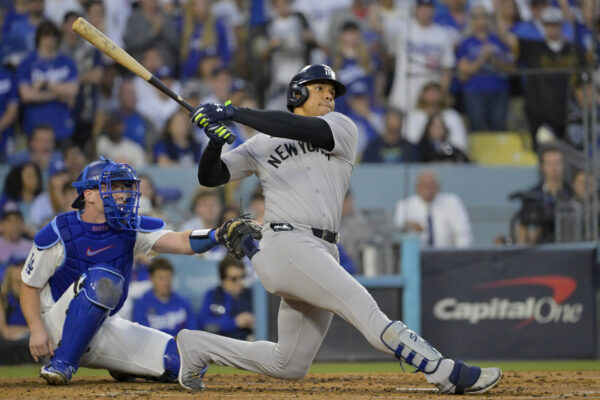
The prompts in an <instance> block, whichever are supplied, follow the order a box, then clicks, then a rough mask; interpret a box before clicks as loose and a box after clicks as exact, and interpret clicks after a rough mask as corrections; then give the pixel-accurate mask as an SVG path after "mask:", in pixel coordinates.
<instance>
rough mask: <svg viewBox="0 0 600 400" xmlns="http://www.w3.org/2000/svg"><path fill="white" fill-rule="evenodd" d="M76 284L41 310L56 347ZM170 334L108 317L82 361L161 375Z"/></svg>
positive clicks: (138, 373)
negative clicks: (49, 305)
mask: <svg viewBox="0 0 600 400" xmlns="http://www.w3.org/2000/svg"><path fill="white" fill-rule="evenodd" d="M74 285H75V283H74V284H72V285H71V286H70V287H69V288H68V289H67V290H66V291H65V292H64V293H63V295H62V296H61V297H60V299H58V301H57V302H56V303H54V304H53V305H52V306H51V307H50V308H49V309H47V310H45V311H44V312H42V320H43V321H44V325H45V326H46V331H47V332H48V335H49V336H50V340H51V341H52V345H53V347H54V348H56V347H57V346H58V342H59V341H60V339H61V337H62V331H63V326H64V323H65V317H66V311H67V309H68V307H69V303H70V302H71V300H73V298H74V297H75V290H74ZM171 338H172V337H171V336H170V335H168V334H166V333H164V332H161V331H159V330H156V329H151V328H148V327H145V326H142V325H140V324H137V323H134V322H131V321H127V320H125V319H123V318H121V317H118V316H112V317H108V318H106V319H105V320H104V323H103V324H102V325H101V326H100V329H98V331H97V332H96V334H95V335H94V337H93V338H92V341H91V342H90V345H89V350H88V351H86V352H85V354H84V355H83V356H82V357H81V360H80V365H81V366H82V367H88V368H105V369H108V370H111V371H118V372H124V373H128V374H133V375H145V376H155V377H158V376H160V375H162V373H163V372H164V371H165V369H164V366H163V354H164V351H165V348H166V347H167V342H168V341H169V340H170V339H171Z"/></svg>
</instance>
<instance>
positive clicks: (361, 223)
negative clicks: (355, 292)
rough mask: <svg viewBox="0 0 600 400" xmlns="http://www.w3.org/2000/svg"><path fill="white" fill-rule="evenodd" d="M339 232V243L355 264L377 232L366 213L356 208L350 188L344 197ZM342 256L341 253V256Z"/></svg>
mask: <svg viewBox="0 0 600 400" xmlns="http://www.w3.org/2000/svg"><path fill="white" fill-rule="evenodd" d="M339 232H340V243H339V244H340V245H341V247H342V249H343V250H344V254H345V255H347V256H348V258H350V260H352V261H353V264H355V263H357V262H360V261H361V250H362V249H363V248H364V246H365V244H367V243H369V241H370V240H371V239H372V237H373V234H374V233H375V232H374V229H373V226H372V224H371V223H370V222H369V220H368V219H367V217H366V215H365V214H364V213H363V212H362V211H361V210H359V209H357V208H356V206H355V203H354V195H353V194H352V191H351V190H348V191H347V192H346V196H345V197H344V203H343V204H342V219H341V220H340V230H339ZM341 256H342V254H341V253H340V258H341ZM363 273H364V271H363Z"/></svg>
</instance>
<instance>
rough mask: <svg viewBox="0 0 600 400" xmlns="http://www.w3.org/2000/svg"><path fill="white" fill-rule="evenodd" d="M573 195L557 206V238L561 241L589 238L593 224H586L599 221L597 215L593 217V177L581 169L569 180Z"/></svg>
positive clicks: (578, 240)
mask: <svg viewBox="0 0 600 400" xmlns="http://www.w3.org/2000/svg"><path fill="white" fill-rule="evenodd" d="M571 187H572V188H573V196H572V197H571V199H569V201H568V202H562V203H561V204H560V207H559V208H558V210H559V212H558V213H557V214H556V218H561V220H560V232H559V235H558V239H560V241H561V242H582V241H585V240H589V238H590V237H591V235H592V232H588V229H590V228H591V229H592V230H593V225H588V226H586V225H587V224H588V223H589V222H592V221H596V223H598V222H600V219H599V217H600V216H598V215H597V216H596V217H593V215H594V214H593V210H592V209H591V208H592V204H593V195H594V190H595V188H596V185H594V178H593V177H592V176H591V175H590V174H586V172H585V171H583V170H577V171H575V173H574V174H573V179H572V181H571Z"/></svg>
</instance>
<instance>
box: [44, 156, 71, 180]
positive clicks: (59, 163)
mask: <svg viewBox="0 0 600 400" xmlns="http://www.w3.org/2000/svg"><path fill="white" fill-rule="evenodd" d="M67 171H68V170H67V165H66V164H65V163H64V161H63V160H61V159H60V158H58V159H55V160H52V161H51V162H50V165H48V176H50V177H52V176H54V175H56V174H60V173H61V172H67Z"/></svg>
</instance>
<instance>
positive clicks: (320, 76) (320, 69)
mask: <svg viewBox="0 0 600 400" xmlns="http://www.w3.org/2000/svg"><path fill="white" fill-rule="evenodd" d="M316 81H326V82H328V83H331V84H332V85H333V87H334V88H335V97H339V96H341V95H343V94H344V93H345V92H346V87H345V86H344V84H342V83H341V82H340V81H338V80H336V79H335V72H333V70H332V69H331V67H330V66H329V65H325V64H313V65H307V66H306V67H304V68H302V69H301V70H300V71H298V73H297V74H296V75H294V77H293V78H292V80H291V81H290V84H289V85H288V91H287V108H288V110H290V111H292V112H293V111H294V108H295V107H298V106H301V105H302V103H304V102H305V101H306V99H308V89H307V88H306V87H305V86H306V85H307V84H309V83H312V82H316Z"/></svg>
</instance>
